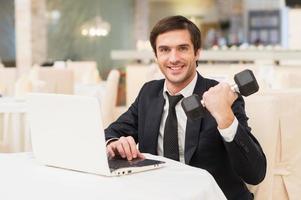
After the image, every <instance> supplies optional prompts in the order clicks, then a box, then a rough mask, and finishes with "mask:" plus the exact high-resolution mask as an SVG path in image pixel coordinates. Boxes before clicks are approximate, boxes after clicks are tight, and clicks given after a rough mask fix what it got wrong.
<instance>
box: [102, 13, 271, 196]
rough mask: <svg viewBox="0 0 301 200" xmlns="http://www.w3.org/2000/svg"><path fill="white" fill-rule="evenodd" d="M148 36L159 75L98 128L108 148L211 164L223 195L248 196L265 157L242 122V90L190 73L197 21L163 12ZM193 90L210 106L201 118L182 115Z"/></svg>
mask: <svg viewBox="0 0 301 200" xmlns="http://www.w3.org/2000/svg"><path fill="white" fill-rule="evenodd" d="M150 42H151V45H152V48H153V50H154V52H155V55H156V58H157V62H158V65H159V67H160V70H161V71H162V73H163V74H164V76H165V79H163V80H155V81H151V82H148V83H146V84H144V86H143V87H142V89H141V90H140V93H139V95H138V97H137V98H136V100H135V102H134V103H133V104H132V105H131V106H130V108H129V109H128V111H126V112H125V113H124V114H123V115H121V116H120V117H119V118H118V119H117V121H116V122H114V123H112V124H111V125H110V126H109V127H108V128H107V129H106V130H105V133H106V140H107V152H108V154H109V156H111V157H114V156H115V155H120V156H121V157H123V158H126V159H128V160H131V159H133V158H136V157H143V155H142V154H141V153H140V152H143V153H151V154H155V155H161V156H165V157H167V158H170V159H173V160H177V161H180V162H183V163H186V164H188V165H191V166H194V167H199V168H202V169H205V170H207V171H208V172H210V173H211V174H212V176H213V177H214V178H215V180H216V182H217V183H218V185H219V186H220V188H221V189H222V191H223V192H224V194H225V196H226V197H227V198H228V199H231V200H232V199H233V200H234V199H239V200H248V199H253V195H252V194H251V193H250V192H249V191H248V189H247V187H246V185H245V183H249V184H253V185H255V184H258V183H260V182H261V181H262V180H263V179H264V177H265V173H266V158H265V155H264V153H263V151H262V149H261V147H260V145H259V143H258V141H257V140H256V138H255V137H254V136H253V135H252V133H251V128H250V127H249V126H248V123H247V120H248V117H247V116H246V114H245V110H244V100H243V98H242V97H241V96H240V95H238V94H236V93H234V92H233V91H232V90H231V89H230V86H229V85H228V84H226V83H218V82H216V81H214V80H211V79H206V78H204V77H202V76H201V75H200V74H199V73H197V71H196V67H197V60H198V58H199V55H200V51H201V33H200V31H199V29H198V28H197V26H196V25H195V24H193V23H192V22H191V21H189V20H188V19H186V18H185V17H182V16H172V17H167V18H164V19H162V20H160V21H159V22H158V23H157V24H156V25H155V26H154V28H153V30H152V31H151V34H150ZM192 94H198V95H200V96H202V97H203V101H204V104H205V106H206V109H207V110H208V111H209V112H207V113H206V114H205V117H204V118H202V119H197V120H190V119H188V118H187V117H186V115H185V113H184V111H183V109H182V107H181V101H182V99H183V97H188V96H190V95H192ZM137 143H139V149H137V145H136V144H137Z"/></svg>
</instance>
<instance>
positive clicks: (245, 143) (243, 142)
mask: <svg viewBox="0 0 301 200" xmlns="http://www.w3.org/2000/svg"><path fill="white" fill-rule="evenodd" d="M232 110H233V112H234V115H235V116H236V118H237V120H238V127H237V131H236V135H235V137H234V140H233V141H232V142H226V141H224V144H225V147H226V149H227V151H228V155H229V157H230V160H231V163H232V165H233V168H234V169H235V171H236V173H237V174H238V175H239V176H240V177H241V178H242V179H243V180H244V181H245V182H246V183H248V184H252V185H256V184H258V183H260V182H261V181H262V180H263V179H264V177H265V173H266V157H265V155H264V153H263V151H262V148H261V146H260V144H259V143H258V141H257V140H256V138H255V137H254V136H253V135H252V133H251V128H250V127H249V126H248V123H247V120H248V117H247V116H246V113H245V108H244V100H243V98H242V97H241V96H239V98H238V99H237V100H236V101H235V102H234V104H233V106H232Z"/></svg>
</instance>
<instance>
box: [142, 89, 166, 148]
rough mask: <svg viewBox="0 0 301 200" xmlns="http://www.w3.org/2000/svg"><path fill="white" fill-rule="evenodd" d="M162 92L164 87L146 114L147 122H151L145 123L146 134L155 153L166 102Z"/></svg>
mask: <svg viewBox="0 0 301 200" xmlns="http://www.w3.org/2000/svg"><path fill="white" fill-rule="evenodd" d="M162 92H163V89H162V90H161V91H160V92H159V95H158V96H157V97H156V98H154V99H152V101H151V103H150V105H149V108H148V110H149V112H148V114H147V116H146V122H151V123H145V124H146V126H145V135H146V137H147V138H148V141H147V142H148V144H149V147H150V148H151V151H152V153H153V154H157V146H158V135H159V128H160V123H161V118H162V113H163V108H164V104H165V99H164V97H163V93H162Z"/></svg>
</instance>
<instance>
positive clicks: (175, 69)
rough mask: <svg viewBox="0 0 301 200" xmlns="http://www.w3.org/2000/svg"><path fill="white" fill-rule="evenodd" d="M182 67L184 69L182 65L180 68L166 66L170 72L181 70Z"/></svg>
mask: <svg viewBox="0 0 301 200" xmlns="http://www.w3.org/2000/svg"><path fill="white" fill-rule="evenodd" d="M183 67H184V65H181V66H168V68H169V69H171V70H172V71H178V70H181V69H182V68H183Z"/></svg>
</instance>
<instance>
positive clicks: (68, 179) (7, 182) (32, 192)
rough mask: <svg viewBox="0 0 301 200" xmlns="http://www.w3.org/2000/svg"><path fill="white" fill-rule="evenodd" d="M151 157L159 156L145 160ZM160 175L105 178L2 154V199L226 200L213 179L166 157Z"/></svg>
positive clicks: (24, 155)
mask: <svg viewBox="0 0 301 200" xmlns="http://www.w3.org/2000/svg"><path fill="white" fill-rule="evenodd" d="M146 156H147V157H149V158H154V157H155V156H152V155H149V154H147V155H146ZM156 158H157V159H158V158H159V159H160V160H164V161H166V162H167V164H166V166H165V167H163V168H160V169H156V170H150V171H146V172H141V173H136V174H131V175H126V176H121V177H104V176H99V175H94V174H87V173H82V172H76V171H71V170H64V169H58V168H53V167H47V166H43V165H41V164H39V163H37V161H36V160H35V159H34V157H33V155H32V154H31V153H18V154H0V177H1V178H0V188H1V193H0V198H1V199H5V200H19V199H30V200H40V199H43V200H48V199H49V200H50V199H51V200H53V199H56V200H61V199H64V200H65V199H73V200H77V199H78V200H79V199H81V200H82V199H89V200H94V199H95V200H99V199H110V200H111V199H113V200H114V199H118V200H119V199H122V200H136V199H137V200H141V199H143V200H148V199H151V200H154V199H156V200H160V199H162V200H163V199H164V200H168V199H170V200H189V199H198V200H200V199H206V200H222V199H225V197H224V195H223V193H222V192H221V190H220V188H219V187H218V185H217V184H216V182H215V181H214V179H213V177H212V176H211V175H210V174H209V173H208V172H207V171H205V170H202V169H198V168H193V167H190V166H188V165H184V164H182V163H179V162H175V161H172V160H169V159H166V158H163V157H158V156H156Z"/></svg>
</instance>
